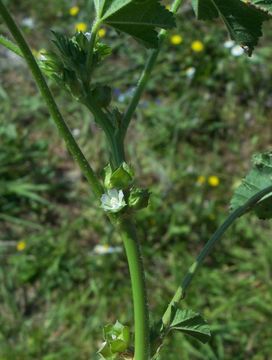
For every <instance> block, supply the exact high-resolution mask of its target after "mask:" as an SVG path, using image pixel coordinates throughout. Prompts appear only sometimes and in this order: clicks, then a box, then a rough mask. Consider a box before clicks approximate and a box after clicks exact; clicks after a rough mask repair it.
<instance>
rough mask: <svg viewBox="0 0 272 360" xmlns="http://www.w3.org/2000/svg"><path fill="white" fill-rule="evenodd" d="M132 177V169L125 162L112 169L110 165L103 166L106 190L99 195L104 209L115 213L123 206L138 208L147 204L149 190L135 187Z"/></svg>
mask: <svg viewBox="0 0 272 360" xmlns="http://www.w3.org/2000/svg"><path fill="white" fill-rule="evenodd" d="M133 178H134V174H133V171H132V169H131V168H130V167H129V166H128V164H126V163H125V162H124V163H123V164H122V165H121V166H120V167H119V168H118V169H116V170H114V171H112V169H111V167H110V165H108V166H107V167H106V168H105V178H104V185H105V188H106V192H105V193H104V194H103V195H102V197H101V207H102V208H103V209H104V210H105V211H108V212H112V213H117V212H120V211H121V210H123V209H124V208H130V209H134V210H140V209H143V208H145V207H147V206H148V202H149V197H150V193H149V191H148V190H147V189H140V188H137V187H135V186H134V185H133Z"/></svg>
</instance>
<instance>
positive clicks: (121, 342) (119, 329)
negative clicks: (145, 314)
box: [98, 321, 130, 360]
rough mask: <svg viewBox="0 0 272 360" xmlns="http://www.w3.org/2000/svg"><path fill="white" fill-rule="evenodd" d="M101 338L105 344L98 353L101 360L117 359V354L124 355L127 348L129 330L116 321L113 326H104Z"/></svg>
mask: <svg viewBox="0 0 272 360" xmlns="http://www.w3.org/2000/svg"><path fill="white" fill-rule="evenodd" d="M103 336H104V340H105V342H104V343H103V345H102V347H101V348H100V350H99V351H98V353H99V354H100V356H101V357H102V358H103V359H107V360H113V359H117V358H118V354H120V353H124V352H125V351H126V350H127V349H128V347H129V343H130V332H129V328H128V327H127V326H124V325H123V324H121V323H120V322H119V321H116V323H115V324H114V325H112V324H109V325H106V326H105V327H104V329H103Z"/></svg>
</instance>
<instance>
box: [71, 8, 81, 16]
mask: <svg viewBox="0 0 272 360" xmlns="http://www.w3.org/2000/svg"><path fill="white" fill-rule="evenodd" d="M78 13H79V7H78V6H72V7H71V8H70V9H69V14H70V15H71V16H77V14H78Z"/></svg>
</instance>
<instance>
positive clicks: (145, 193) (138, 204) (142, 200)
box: [128, 188, 150, 210]
mask: <svg viewBox="0 0 272 360" xmlns="http://www.w3.org/2000/svg"><path fill="white" fill-rule="evenodd" d="M149 199H150V192H149V190H147V189H139V188H133V189H132V190H131V191H130V194H129V198H128V205H129V207H131V208H133V209H136V210H140V209H144V208H146V207H147V206H148V204H149Z"/></svg>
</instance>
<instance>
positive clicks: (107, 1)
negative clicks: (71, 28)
mask: <svg viewBox="0 0 272 360" xmlns="http://www.w3.org/2000/svg"><path fill="white" fill-rule="evenodd" d="M95 7H96V12H97V16H98V19H99V21H101V22H103V23H104V24H107V25H109V26H112V27H113V28H115V29H116V30H117V31H121V32H125V33H127V34H129V35H131V36H132V37H134V38H135V39H136V40H137V41H139V42H141V43H142V44H144V45H145V46H146V47H147V48H156V47H158V33H157V31H156V28H161V29H171V28H173V27H175V20H174V16H173V14H172V13H171V12H170V11H168V10H167V9H166V8H165V7H164V6H162V5H161V4H160V2H159V0H95Z"/></svg>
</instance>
